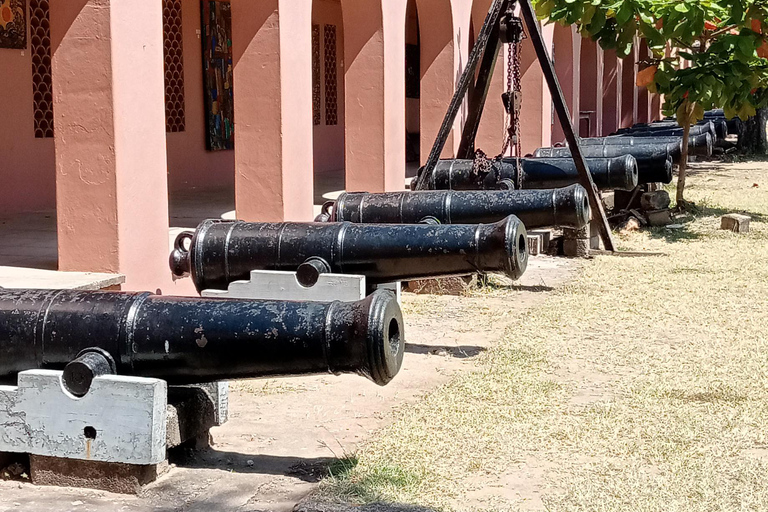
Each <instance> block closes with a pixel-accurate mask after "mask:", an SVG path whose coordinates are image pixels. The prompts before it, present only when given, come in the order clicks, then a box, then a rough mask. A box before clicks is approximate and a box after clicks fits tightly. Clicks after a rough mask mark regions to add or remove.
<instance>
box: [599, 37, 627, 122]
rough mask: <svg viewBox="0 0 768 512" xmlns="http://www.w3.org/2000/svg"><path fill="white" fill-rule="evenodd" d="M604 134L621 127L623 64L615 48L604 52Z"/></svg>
mask: <svg viewBox="0 0 768 512" xmlns="http://www.w3.org/2000/svg"><path fill="white" fill-rule="evenodd" d="M603 62H604V67H603V135H608V134H611V133H613V132H615V131H616V130H618V129H619V128H620V124H621V99H622V97H621V90H622V67H623V66H622V65H623V62H622V61H621V60H620V59H619V58H618V57H617V55H616V51H615V50H605V51H604V52H603Z"/></svg>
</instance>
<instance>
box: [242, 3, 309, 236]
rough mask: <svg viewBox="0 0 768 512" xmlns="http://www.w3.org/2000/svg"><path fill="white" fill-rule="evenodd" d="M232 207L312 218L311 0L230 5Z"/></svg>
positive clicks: (258, 216)
mask: <svg viewBox="0 0 768 512" xmlns="http://www.w3.org/2000/svg"><path fill="white" fill-rule="evenodd" d="M231 4H232V44H233V58H234V90H235V207H236V210H237V217H238V218H239V219H242V220H247V221H266V222H270V221H283V220H300V221H306V220H311V219H312V213H313V207H312V205H313V167H312V163H313V156H312V155H313V148H312V0H259V1H257V2H254V1H253V0H232V2H231Z"/></svg>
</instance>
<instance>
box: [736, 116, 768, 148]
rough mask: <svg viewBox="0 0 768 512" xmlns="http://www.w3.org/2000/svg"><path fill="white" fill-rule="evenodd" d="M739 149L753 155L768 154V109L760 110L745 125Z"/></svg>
mask: <svg viewBox="0 0 768 512" xmlns="http://www.w3.org/2000/svg"><path fill="white" fill-rule="evenodd" d="M739 149H741V150H742V151H745V152H747V153H749V154H752V155H765V154H768V108H761V109H758V110H757V114H756V115H755V116H753V117H750V118H749V119H748V120H747V122H746V123H744V133H743V135H741V136H740V137H739Z"/></svg>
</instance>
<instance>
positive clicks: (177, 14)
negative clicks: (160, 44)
mask: <svg viewBox="0 0 768 512" xmlns="http://www.w3.org/2000/svg"><path fill="white" fill-rule="evenodd" d="M163 32H164V36H165V42H164V55H165V130H166V131H167V132H183V131H184V129H185V125H186V113H185V103H184V44H183V42H182V30H181V0H163Z"/></svg>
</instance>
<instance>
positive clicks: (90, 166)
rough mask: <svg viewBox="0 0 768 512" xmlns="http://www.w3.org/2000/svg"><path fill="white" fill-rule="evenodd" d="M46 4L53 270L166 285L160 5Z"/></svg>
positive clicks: (152, 1)
mask: <svg viewBox="0 0 768 512" xmlns="http://www.w3.org/2000/svg"><path fill="white" fill-rule="evenodd" d="M50 7H51V38H52V50H53V61H52V70H53V83H54V95H53V102H54V111H55V116H56V119H55V123H56V133H55V150H56V195H57V218H58V240H59V242H58V243H59V268H60V269H61V270H73V271H93V272H115V273H122V274H125V275H126V284H125V288H127V289H151V290H155V289H157V288H161V287H164V286H165V285H166V284H167V285H168V286H170V281H171V278H170V272H169V270H168V263H167V261H168V253H169V243H168V193H167V166H166V151H165V106H164V103H165V98H164V76H163V75H164V70H163V23H162V2H158V1H157V0H135V1H133V2H124V1H117V0H51V4H50ZM137 13H141V22H137V17H136V16H137Z"/></svg>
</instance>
